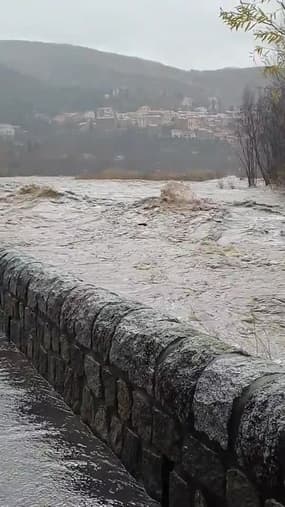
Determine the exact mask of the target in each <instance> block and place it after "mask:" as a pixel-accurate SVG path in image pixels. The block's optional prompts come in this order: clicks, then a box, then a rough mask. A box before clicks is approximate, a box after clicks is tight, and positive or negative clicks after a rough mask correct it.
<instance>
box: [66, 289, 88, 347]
mask: <svg viewBox="0 0 285 507" xmlns="http://www.w3.org/2000/svg"><path fill="white" fill-rule="evenodd" d="M92 293H93V290H92V287H91V286H89V285H84V284H83V283H78V285H77V286H76V288H74V289H72V290H71V291H70V292H69V293H68V294H66V295H65V298H64V301H63V304H62V307H61V312H60V330H61V332H62V334H66V335H67V336H68V337H70V338H72V339H73V338H74V337H75V323H76V320H77V314H78V312H79V311H80V310H79V309H80V308H82V307H84V305H85V303H86V300H88V298H90V297H92Z"/></svg>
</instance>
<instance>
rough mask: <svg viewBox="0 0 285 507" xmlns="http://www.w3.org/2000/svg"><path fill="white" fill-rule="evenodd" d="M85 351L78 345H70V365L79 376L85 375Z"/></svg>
mask: <svg viewBox="0 0 285 507" xmlns="http://www.w3.org/2000/svg"><path fill="white" fill-rule="evenodd" d="M84 357H85V356H84V352H83V351H82V350H81V349H80V347H77V345H71V346H70V367H71V368H72V370H73V372H74V373H76V375H78V377H80V378H82V377H84Z"/></svg>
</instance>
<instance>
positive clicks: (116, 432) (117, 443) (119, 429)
mask: <svg viewBox="0 0 285 507" xmlns="http://www.w3.org/2000/svg"><path fill="white" fill-rule="evenodd" d="M110 444H111V447H112V449H113V451H114V452H115V454H117V456H120V455H121V452H122V447H123V425H122V423H121V421H120V419H119V418H118V417H116V416H113V417H112V419H111V424H110Z"/></svg>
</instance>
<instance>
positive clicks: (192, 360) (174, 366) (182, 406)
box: [155, 328, 232, 423]
mask: <svg viewBox="0 0 285 507" xmlns="http://www.w3.org/2000/svg"><path fill="white" fill-rule="evenodd" d="M231 350H232V349H231V348H230V347H228V346H227V345H225V344H223V343H222V342H221V341H220V340H218V339H216V338H212V337H210V336H206V335H204V334H201V333H198V332H197V330H195V329H191V328H190V329H189V332H188V333H187V338H185V339H184V340H181V341H179V342H178V343H175V344H174V345H173V346H172V347H170V348H169V350H168V351H167V353H166V354H165V355H164V356H163V357H162V359H161V361H160V362H159V364H158V365H157V369H156V382H155V396H156V399H158V400H159V401H160V403H161V404H162V406H165V407H167V409H168V410H171V412H172V413H173V414H174V415H175V416H176V417H178V419H179V420H180V421H181V422H182V423H187V422H189V420H190V416H191V410H192V403H193V397H194V391H195V388H196V384H197V381H198V379H199V376H200V375H201V373H202V371H203V370H204V369H205V367H206V366H207V365H208V364H209V363H210V362H211V361H212V360H213V359H214V358H215V357H217V356H219V355H221V354H225V353H226V352H230V351H231Z"/></svg>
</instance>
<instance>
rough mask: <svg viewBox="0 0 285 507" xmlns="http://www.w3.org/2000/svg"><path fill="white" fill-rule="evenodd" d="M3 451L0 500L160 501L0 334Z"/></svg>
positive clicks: (70, 504)
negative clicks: (133, 475) (149, 494)
mask: <svg viewBox="0 0 285 507" xmlns="http://www.w3.org/2000/svg"><path fill="white" fill-rule="evenodd" d="M0 450H1V461H0V506H1V507H89V506H90V507H91V506H92V507H103V506H108V507H154V506H155V505H157V504H156V503H155V502H153V501H152V500H150V498H148V497H147V495H146V493H145V492H144V490H143V489H142V488H141V487H140V486H139V485H138V484H137V483H136V482H135V480H134V479H133V478H131V477H130V475H129V474H128V473H127V472H126V470H125V469H124V468H123V466H122V465H121V463H120V462H119V460H118V459H117V458H116V457H115V456H114V455H113V454H112V453H111V451H110V450H109V449H108V448H107V447H106V446H105V445H104V444H103V443H102V442H100V441H99V440H97V439H96V438H95V437H94V436H93V435H91V433H90V432H89V430H88V429H87V427H86V426H85V425H83V424H82V423H81V422H80V419H79V418H78V417H77V416H75V415H73V413H72V412H71V410H69V409H68V408H67V406H66V405H65V403H64V402H63V401H62V400H61V398H60V396H59V395H57V394H56V393H55V391H54V390H53V389H52V388H51V387H50V386H49V385H48V383H47V382H46V381H45V380H43V379H42V378H41V377H40V376H39V375H38V374H37V373H36V372H35V370H34V369H33V368H32V367H31V366H30V365H29V363H28V361H27V360H26V359H25V358H24V356H23V355H22V354H20V353H19V352H18V351H17V350H15V348H14V347H13V346H12V345H9V344H8V343H7V341H6V340H5V339H4V337H1V336H0Z"/></svg>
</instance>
